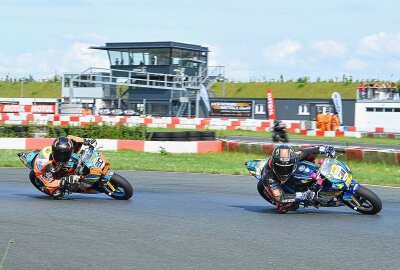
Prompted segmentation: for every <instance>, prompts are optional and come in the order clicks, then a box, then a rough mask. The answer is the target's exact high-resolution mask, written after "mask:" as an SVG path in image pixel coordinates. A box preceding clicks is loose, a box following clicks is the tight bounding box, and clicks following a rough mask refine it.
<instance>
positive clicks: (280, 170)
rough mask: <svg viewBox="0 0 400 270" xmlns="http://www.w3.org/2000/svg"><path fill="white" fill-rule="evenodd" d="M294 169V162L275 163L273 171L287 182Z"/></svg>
mask: <svg viewBox="0 0 400 270" xmlns="http://www.w3.org/2000/svg"><path fill="white" fill-rule="evenodd" d="M293 170H294V163H292V164H274V166H273V171H274V173H275V174H276V176H278V177H279V180H281V181H282V182H286V180H288V179H289V177H290V175H291V174H292V172H293Z"/></svg>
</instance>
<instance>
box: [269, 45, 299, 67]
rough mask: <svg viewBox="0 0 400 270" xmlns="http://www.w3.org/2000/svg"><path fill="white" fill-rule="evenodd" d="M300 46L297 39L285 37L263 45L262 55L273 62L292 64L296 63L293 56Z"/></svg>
mask: <svg viewBox="0 0 400 270" xmlns="http://www.w3.org/2000/svg"><path fill="white" fill-rule="evenodd" d="M301 47H302V46H301V44H300V43H299V42H298V41H294V40H289V39H286V40H283V41H281V42H279V43H277V44H274V45H269V46H267V47H265V48H264V51H263V55H264V58H266V59H267V60H268V61H272V62H273V63H276V64H284V65H290V66H293V65H295V64H296V63H297V60H296V58H295V56H296V54H297V53H298V52H299V50H300V49H301Z"/></svg>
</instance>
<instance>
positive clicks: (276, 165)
mask: <svg viewBox="0 0 400 270" xmlns="http://www.w3.org/2000/svg"><path fill="white" fill-rule="evenodd" d="M271 167H272V171H273V172H274V173H275V175H276V176H277V177H278V178H279V180H280V181H281V183H282V184H283V183H285V182H286V181H287V180H288V179H289V177H290V175H291V174H292V172H293V171H294V170H295V169H296V154H295V152H294V150H293V148H292V147H291V146H289V145H286V144H281V145H278V146H276V147H275V148H274V150H273V152H272V164H271Z"/></svg>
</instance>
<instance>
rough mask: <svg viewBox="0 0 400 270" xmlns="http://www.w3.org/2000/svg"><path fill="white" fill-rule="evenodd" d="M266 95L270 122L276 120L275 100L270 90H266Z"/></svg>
mask: <svg viewBox="0 0 400 270" xmlns="http://www.w3.org/2000/svg"><path fill="white" fill-rule="evenodd" d="M265 94H267V112H268V116H267V117H268V120H275V119H276V112H275V100H274V97H273V96H272V91H271V89H269V88H266V89H265Z"/></svg>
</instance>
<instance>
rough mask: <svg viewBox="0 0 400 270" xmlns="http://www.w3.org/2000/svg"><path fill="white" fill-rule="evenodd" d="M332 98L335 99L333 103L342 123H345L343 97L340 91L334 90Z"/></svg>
mask: <svg viewBox="0 0 400 270" xmlns="http://www.w3.org/2000/svg"><path fill="white" fill-rule="evenodd" d="M332 100H333V105H335V110H336V112H337V113H338V114H339V119H340V123H343V106H342V97H341V96H340V94H339V93H338V92H333V93H332Z"/></svg>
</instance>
